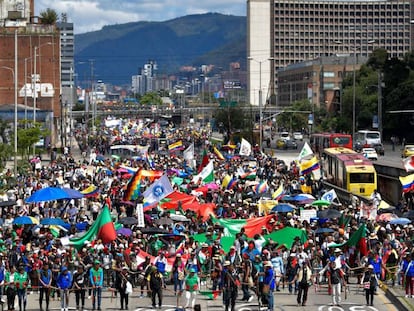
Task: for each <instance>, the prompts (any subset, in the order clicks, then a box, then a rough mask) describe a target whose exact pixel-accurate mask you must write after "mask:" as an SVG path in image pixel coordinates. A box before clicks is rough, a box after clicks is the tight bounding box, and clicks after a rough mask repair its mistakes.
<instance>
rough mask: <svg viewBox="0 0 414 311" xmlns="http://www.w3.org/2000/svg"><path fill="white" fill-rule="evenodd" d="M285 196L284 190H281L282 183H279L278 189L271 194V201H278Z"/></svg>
mask: <svg viewBox="0 0 414 311" xmlns="http://www.w3.org/2000/svg"><path fill="white" fill-rule="evenodd" d="M284 194H285V189H284V188H283V183H280V185H279V188H277V189H276V191H275V192H273V194H272V199H273V200H279V199H280V197H281V196H282V195H284Z"/></svg>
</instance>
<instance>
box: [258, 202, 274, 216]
mask: <svg viewBox="0 0 414 311" xmlns="http://www.w3.org/2000/svg"><path fill="white" fill-rule="evenodd" d="M275 205H277V200H262V199H260V200H259V201H257V208H258V210H259V214H260V215H262V214H263V213H264V214H268V213H269V212H270V211H271V210H272V208H274V207H275Z"/></svg>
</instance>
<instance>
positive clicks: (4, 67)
mask: <svg viewBox="0 0 414 311" xmlns="http://www.w3.org/2000/svg"><path fill="white" fill-rule="evenodd" d="M16 55H17V54H16ZM0 68H2V69H7V70H10V71H11V73H12V76H13V80H14V157H13V158H14V176H16V173H17V76H16V72H15V70H14V69H13V68H10V67H7V66H1V67H0Z"/></svg>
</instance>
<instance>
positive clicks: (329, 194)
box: [321, 189, 338, 202]
mask: <svg viewBox="0 0 414 311" xmlns="http://www.w3.org/2000/svg"><path fill="white" fill-rule="evenodd" d="M336 198H338V196H337V195H336V191H335V189H331V190H329V191H328V192H325V193H324V194H323V195H322V197H321V200H325V201H329V202H333V200H335V199H336Z"/></svg>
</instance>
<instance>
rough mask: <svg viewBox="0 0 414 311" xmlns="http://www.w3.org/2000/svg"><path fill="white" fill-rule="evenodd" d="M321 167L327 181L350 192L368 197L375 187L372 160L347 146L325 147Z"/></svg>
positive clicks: (375, 179)
mask: <svg viewBox="0 0 414 311" xmlns="http://www.w3.org/2000/svg"><path fill="white" fill-rule="evenodd" d="M322 168H323V174H324V179H325V180H326V182H327V183H329V184H332V185H335V186H337V187H339V188H341V189H343V190H345V191H347V192H350V193H352V194H355V195H358V196H362V197H367V198H368V197H369V196H370V195H371V194H372V192H373V191H374V190H375V189H377V173H376V171H375V167H374V165H373V163H372V161H370V160H368V159H366V158H365V157H364V156H363V155H362V154H360V153H357V152H356V151H354V150H352V149H348V148H342V147H339V148H325V150H324V151H323V154H322Z"/></svg>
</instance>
